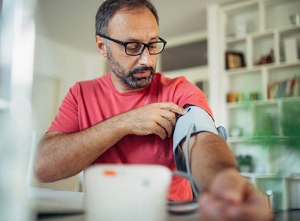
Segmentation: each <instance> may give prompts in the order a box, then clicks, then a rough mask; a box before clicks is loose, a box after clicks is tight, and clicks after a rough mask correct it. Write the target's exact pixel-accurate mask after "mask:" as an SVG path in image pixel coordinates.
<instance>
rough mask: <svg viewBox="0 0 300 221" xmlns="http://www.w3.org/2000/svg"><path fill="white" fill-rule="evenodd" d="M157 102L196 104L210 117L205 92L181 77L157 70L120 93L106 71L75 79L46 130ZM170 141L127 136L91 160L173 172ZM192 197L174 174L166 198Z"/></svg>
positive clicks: (88, 123)
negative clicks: (145, 80)
mask: <svg viewBox="0 0 300 221" xmlns="http://www.w3.org/2000/svg"><path fill="white" fill-rule="evenodd" d="M156 102H174V103H175V104H178V105H179V106H181V107H185V106H187V105H196V106H199V107H201V108H203V109H204V110H206V111H207V112H208V113H209V114H210V115H211V116H212V113H211V110H210V108H209V107H208V104H207V101H206V97H205V94H204V93H203V92H202V91H201V90H200V89H199V88H198V87H196V86H195V85H194V84H192V83H190V82H188V81H187V80H186V78H184V77H179V78H175V79H171V78H167V77H165V76H164V75H163V74H161V73H156V74H155V75H154V77H153V79H152V82H151V84H150V85H149V86H148V87H146V88H143V89H141V90H139V91H135V92H130V93H120V92H119V91H117V90H116V89H115V87H114V86H113V84H112V82H111V80H110V73H107V74H105V75H103V76H102V77H100V78H97V79H94V80H88V81H82V82H77V83H76V84H75V85H74V86H73V87H72V88H71V89H70V90H69V92H68V93H67V95H66V97H65V99H64V100H63V102H62V105H61V107H60V109H59V113H58V115H57V116H56V118H55V120H54V121H53V122H52V124H51V126H50V128H49V129H48V131H61V132H64V133H72V132H78V131H81V130H83V129H86V128H89V127H92V126H93V125H95V124H97V123H99V122H101V121H103V120H105V119H107V118H109V117H112V116H114V115H116V114H120V113H123V112H126V111H129V110H131V109H134V108H138V107H141V106H144V105H147V104H150V103H156ZM146 117H147V116H145V118H146ZM172 143H173V141H172V138H166V139H165V140H161V139H160V137H159V136H157V135H154V134H152V135H147V136H135V135H127V136H125V137H123V138H122V139H121V140H120V141H119V142H118V143H116V144H115V145H114V146H112V147H111V148H110V149H108V150H107V151H106V152H105V153H103V154H102V155H101V156H99V157H98V159H97V160H96V161H95V162H94V163H112V164H159V165H164V166H166V167H168V168H170V169H171V170H172V171H176V167H175V162H174V157H173V149H172ZM191 198H192V192H191V188H190V184H189V182H188V181H187V180H185V179H183V178H181V177H174V178H173V181H172V185H171V188H170V191H169V199H170V200H174V201H185V200H190V199H191Z"/></svg>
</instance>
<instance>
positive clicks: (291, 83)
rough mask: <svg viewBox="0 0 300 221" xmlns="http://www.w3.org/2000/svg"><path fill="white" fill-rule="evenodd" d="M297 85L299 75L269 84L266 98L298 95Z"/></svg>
mask: <svg viewBox="0 0 300 221" xmlns="http://www.w3.org/2000/svg"><path fill="white" fill-rule="evenodd" d="M299 85H300V77H293V78H290V79H286V80H283V81H277V82H275V83H272V84H269V85H268V88H267V96H268V99H278V98H284V97H296V96H300V90H299Z"/></svg>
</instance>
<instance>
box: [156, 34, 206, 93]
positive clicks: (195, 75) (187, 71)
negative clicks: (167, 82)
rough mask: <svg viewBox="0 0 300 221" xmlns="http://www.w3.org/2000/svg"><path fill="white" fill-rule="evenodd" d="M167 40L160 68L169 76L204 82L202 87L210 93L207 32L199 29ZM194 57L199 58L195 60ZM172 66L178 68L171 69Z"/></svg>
mask: <svg viewBox="0 0 300 221" xmlns="http://www.w3.org/2000/svg"><path fill="white" fill-rule="evenodd" d="M166 40H167V42H168V43H167V46H166V49H165V51H164V53H163V54H161V56H159V63H158V70H159V71H162V72H163V73H164V74H166V76H168V77H172V78H173V77H179V76H185V77H186V78H187V79H188V80H189V81H191V82H192V83H194V84H197V82H202V83H203V88H202V89H203V91H204V92H205V93H206V94H207V95H208V81H209V80H208V74H207V32H206V31H198V32H194V33H189V34H186V35H181V36H176V37H173V38H170V39H166ZM168 51H170V52H171V53H169V52H168ZM194 57H195V58H197V59H198V60H194ZM165 58H166V59H168V60H165ZM189 58H191V59H189ZM190 60H194V61H192V62H191V61H190ZM170 66H171V67H172V66H176V67H177V68H175V69H169V67H170Z"/></svg>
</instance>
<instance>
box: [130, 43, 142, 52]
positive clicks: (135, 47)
mask: <svg viewBox="0 0 300 221" xmlns="http://www.w3.org/2000/svg"><path fill="white" fill-rule="evenodd" d="M140 48H141V44H139V43H130V44H128V45H127V49H129V50H138V49H140Z"/></svg>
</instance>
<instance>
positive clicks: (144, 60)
mask: <svg viewBox="0 0 300 221" xmlns="http://www.w3.org/2000/svg"><path fill="white" fill-rule="evenodd" d="M139 56H140V58H139V62H140V64H143V65H146V66H148V67H150V66H153V58H154V56H155V55H151V54H150V53H149V48H147V47H146V48H145V50H144V51H143V53H142V54H140V55H139Z"/></svg>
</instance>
